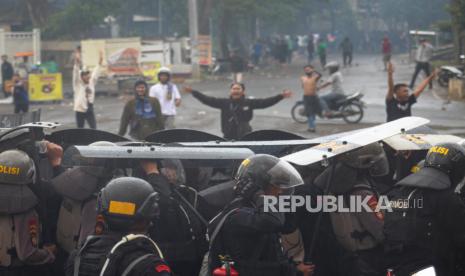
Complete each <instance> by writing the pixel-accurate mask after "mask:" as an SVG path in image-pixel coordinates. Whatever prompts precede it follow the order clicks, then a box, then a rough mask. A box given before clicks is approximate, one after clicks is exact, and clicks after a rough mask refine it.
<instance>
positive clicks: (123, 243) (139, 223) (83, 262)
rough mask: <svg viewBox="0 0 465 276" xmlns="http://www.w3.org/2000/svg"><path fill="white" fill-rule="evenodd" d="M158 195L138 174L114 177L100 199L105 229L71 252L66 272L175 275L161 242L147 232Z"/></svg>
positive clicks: (155, 212)
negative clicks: (172, 273)
mask: <svg viewBox="0 0 465 276" xmlns="http://www.w3.org/2000/svg"><path fill="white" fill-rule="evenodd" d="M157 201H158V194H157V193H156V192H155V191H154V190H153V188H152V186H151V185H150V184H149V183H147V182H146V181H144V180H142V179H139V178H134V177H120V178H116V179H113V180H111V181H110V182H109V183H108V184H107V185H106V187H105V188H103V189H102V190H101V191H100V193H99V196H98V199H97V210H98V213H99V215H101V216H102V219H103V221H104V225H105V229H104V231H103V234H102V235H97V236H90V237H88V238H87V240H86V242H85V243H84V245H83V246H82V247H81V248H80V249H79V250H78V251H76V252H74V253H73V254H71V256H70V258H69V260H68V264H67V266H66V275H75V276H78V275H128V276H130V275H165V276H169V275H171V269H170V268H169V267H168V265H167V264H166V263H165V262H164V260H163V255H162V252H161V251H160V249H159V248H158V246H157V244H156V243H155V242H154V241H152V240H151V239H150V238H149V237H147V236H146V235H145V233H146V231H147V229H148V227H149V224H150V221H151V219H152V218H153V217H154V216H155V215H156V214H157V212H158V203H157Z"/></svg>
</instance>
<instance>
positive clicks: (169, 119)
mask: <svg viewBox="0 0 465 276" xmlns="http://www.w3.org/2000/svg"><path fill="white" fill-rule="evenodd" d="M170 79H171V70H170V69H169V68H166V67H162V68H160V70H159V71H158V80H159V82H158V83H157V84H155V85H154V86H152V88H150V93H149V96H150V97H153V98H157V99H158V101H159V102H160V105H161V113H162V114H163V118H164V119H165V129H173V128H174V117H175V116H176V107H178V106H179V105H181V95H180V93H179V90H178V88H177V86H176V85H175V84H173V83H172V82H171V81H170Z"/></svg>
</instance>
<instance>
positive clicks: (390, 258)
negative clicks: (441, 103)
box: [384, 143, 465, 276]
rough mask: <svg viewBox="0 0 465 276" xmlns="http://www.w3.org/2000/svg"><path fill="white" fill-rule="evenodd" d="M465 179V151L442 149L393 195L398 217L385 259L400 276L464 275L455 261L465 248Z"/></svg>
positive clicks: (391, 219)
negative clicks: (462, 190) (424, 271)
mask: <svg viewBox="0 0 465 276" xmlns="http://www.w3.org/2000/svg"><path fill="white" fill-rule="evenodd" d="M464 175H465V150H464V148H463V147H462V146H460V145H458V144H454V143H444V144H438V145H436V146H434V147H432V148H431V149H430V150H429V151H428V154H427V156H426V159H425V162H424V167H423V168H421V169H420V170H419V171H418V172H417V173H415V174H411V175H409V176H408V177H406V178H404V179H402V180H401V181H399V182H398V183H397V184H396V185H395V188H394V190H393V191H392V192H391V193H389V197H390V198H389V200H390V206H391V208H392V211H393V212H387V213H386V218H385V226H384V232H385V237H386V240H385V252H386V258H385V259H386V261H387V265H386V266H387V268H391V269H394V273H395V275H396V276H404V275H410V273H412V272H414V271H416V270H418V269H421V268H423V267H427V266H431V265H432V266H434V268H435V269H436V272H437V275H458V274H455V273H454V265H455V264H454V263H453V259H454V255H455V252H456V250H463V249H464V248H465V205H464V203H463V202H462V201H461V199H460V197H459V196H458V195H457V194H455V193H454V190H455V188H456V186H457V185H458V183H460V182H461V181H462V179H463V178H464Z"/></svg>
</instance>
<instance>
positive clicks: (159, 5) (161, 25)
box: [158, 0, 163, 38]
mask: <svg viewBox="0 0 465 276" xmlns="http://www.w3.org/2000/svg"><path fill="white" fill-rule="evenodd" d="M162 17H163V13H162V5H161V0H158V35H159V36H160V38H161V37H162V33H163V19H162Z"/></svg>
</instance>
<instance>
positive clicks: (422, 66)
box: [410, 62, 433, 89]
mask: <svg viewBox="0 0 465 276" xmlns="http://www.w3.org/2000/svg"><path fill="white" fill-rule="evenodd" d="M420 71H423V72H425V74H426V76H429V75H431V66H430V64H429V62H417V65H416V66H415V72H414V73H413V77H412V81H411V82H410V88H412V89H413V86H414V85H415V81H416V80H417V76H418V74H419V73H420ZM429 87H430V88H433V81H432V80H431V81H430V82H429Z"/></svg>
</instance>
